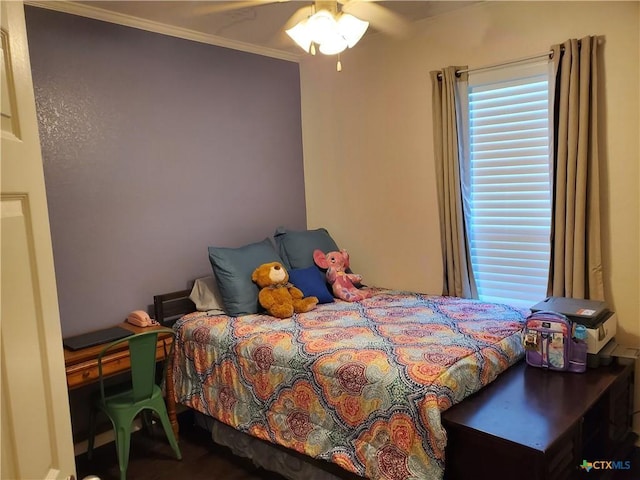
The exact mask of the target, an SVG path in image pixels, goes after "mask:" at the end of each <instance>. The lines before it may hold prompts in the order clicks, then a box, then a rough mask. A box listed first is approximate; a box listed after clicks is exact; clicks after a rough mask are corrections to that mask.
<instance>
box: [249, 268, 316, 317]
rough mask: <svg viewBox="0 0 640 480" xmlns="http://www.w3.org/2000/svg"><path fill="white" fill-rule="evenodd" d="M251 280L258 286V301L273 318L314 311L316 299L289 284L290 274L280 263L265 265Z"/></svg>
mask: <svg viewBox="0 0 640 480" xmlns="http://www.w3.org/2000/svg"><path fill="white" fill-rule="evenodd" d="M251 280H253V281H254V282H255V283H257V284H258V286H259V287H260V289H261V290H260V293H259V294H258V301H259V302H260V305H262V306H263V307H264V308H265V309H266V310H267V313H268V314H269V315H271V316H273V317H278V318H289V317H291V316H293V312H296V313H303V312H308V311H309V310H313V309H314V308H315V306H316V305H317V304H318V299H317V298H316V297H306V298H305V297H304V295H303V294H302V292H301V291H300V289H298V288H296V287H294V286H293V285H292V284H290V283H289V273H288V272H287V270H286V269H285V268H284V267H283V266H282V264H280V263H278V262H272V263H263V264H262V265H260V266H259V267H258V268H256V269H255V270H254V271H253V274H252V275H251Z"/></svg>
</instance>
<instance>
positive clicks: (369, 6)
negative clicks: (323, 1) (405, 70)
mask: <svg viewBox="0 0 640 480" xmlns="http://www.w3.org/2000/svg"><path fill="white" fill-rule="evenodd" d="M342 11H343V12H345V13H349V14H351V15H353V16H354V17H357V18H359V19H361V20H365V21H367V22H369V24H370V25H371V26H372V27H374V28H375V29H376V30H378V31H380V32H382V33H386V34H388V35H392V36H394V37H406V36H407V35H409V33H410V32H411V28H412V27H411V23H410V22H409V21H407V20H406V19H405V18H404V17H402V15H398V14H397V13H395V12H392V11H391V10H389V9H388V8H385V7H383V6H382V5H378V4H376V3H375V2H374V1H370V0H349V1H346V2H344V4H343V5H342Z"/></svg>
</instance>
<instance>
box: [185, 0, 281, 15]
mask: <svg viewBox="0 0 640 480" xmlns="http://www.w3.org/2000/svg"><path fill="white" fill-rule="evenodd" d="M286 1H288V0H239V1H228V2H218V1H215V2H206V3H203V4H202V5H200V6H199V7H198V8H196V9H194V13H195V14H196V15H214V14H216V13H224V12H231V11H233V10H240V9H242V8H250V7H259V6H261V5H268V4H270V3H280V2H286Z"/></svg>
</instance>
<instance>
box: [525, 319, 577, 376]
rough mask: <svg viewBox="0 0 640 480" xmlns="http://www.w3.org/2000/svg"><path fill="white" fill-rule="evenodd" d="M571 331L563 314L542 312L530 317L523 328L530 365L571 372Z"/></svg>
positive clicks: (526, 353)
mask: <svg viewBox="0 0 640 480" xmlns="http://www.w3.org/2000/svg"><path fill="white" fill-rule="evenodd" d="M572 328H573V325H572V322H571V321H570V320H569V319H568V318H567V317H566V316H564V315H563V314H561V313H556V312H546V311H540V312H535V313H532V314H531V315H529V316H528V317H527V320H526V324H525V328H524V348H525V358H526V362H527V364H529V365H531V366H533V367H541V368H548V369H549V370H569V368H570V358H571V334H572Z"/></svg>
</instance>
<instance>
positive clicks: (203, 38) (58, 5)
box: [24, 0, 301, 63]
mask: <svg viewBox="0 0 640 480" xmlns="http://www.w3.org/2000/svg"><path fill="white" fill-rule="evenodd" d="M24 3H25V4H26V5H31V6H34V7H39V8H46V9H47V10H55V11H57V12H62V13H69V14H71V15H78V16H80V17H87V18H92V19H94V20H102V21H103V22H109V23H115V24H118V25H124V26H127V27H132V28H138V29H140V30H146V31H148V32H154V33H160V34H162V35H168V36H171V37H177V38H184V39H186V40H192V41H194V42H200V43H207V44H209V45H216V46H218V47H225V48H231V49H233V50H240V51H243V52H248V53H255V54H257V55H263V56H266V57H272V58H277V59H280V60H287V61H289V62H296V63H298V62H300V60H301V56H300V55H296V54H295V53H290V52H285V51H283V50H278V49H275V48H269V47H263V46H260V45H255V44H252V43H246V42H241V41H238V40H231V39H229V38H224V37H219V36H217V35H210V34H207V33H202V32H196V31H194V30H189V29H187V28H182V27H175V26H172V25H167V24H164V23H160V22H154V21H152V20H145V19H143V18H139V17H134V16H132V15H125V14H123V13H118V12H112V11H109V10H105V9H103V8H98V7H93V6H90V5H86V4H81V3H74V2H70V1H67V0H59V1H57V0H51V1H48V0H25V2H24Z"/></svg>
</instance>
